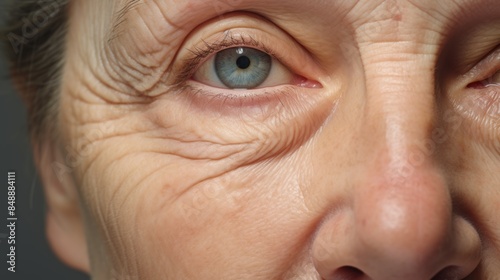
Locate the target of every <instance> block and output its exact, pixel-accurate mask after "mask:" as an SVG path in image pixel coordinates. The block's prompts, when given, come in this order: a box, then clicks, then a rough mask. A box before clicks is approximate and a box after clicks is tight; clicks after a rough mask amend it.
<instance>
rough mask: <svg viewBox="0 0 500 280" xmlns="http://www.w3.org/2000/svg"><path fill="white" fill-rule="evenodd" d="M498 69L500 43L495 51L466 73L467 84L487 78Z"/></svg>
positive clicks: (499, 64)
mask: <svg viewBox="0 0 500 280" xmlns="http://www.w3.org/2000/svg"><path fill="white" fill-rule="evenodd" d="M498 71H500V45H498V46H496V47H495V48H494V49H493V51H491V52H490V53H489V54H488V55H486V56H485V58H483V59H482V60H481V61H480V62H479V63H478V64H476V66H474V67H473V68H472V69H471V70H470V71H469V72H468V73H467V74H465V75H464V79H465V81H466V82H467V85H470V84H472V83H475V82H481V81H483V80H486V79H488V78H489V77H491V76H493V75H494V74H495V73H497V72H498Z"/></svg>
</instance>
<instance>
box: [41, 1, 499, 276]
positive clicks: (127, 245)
mask: <svg viewBox="0 0 500 280" xmlns="http://www.w3.org/2000/svg"><path fill="white" fill-rule="evenodd" d="M67 34H68V38H67V42H68V43H67V46H66V53H65V64H64V70H63V73H64V74H63V77H62V81H61V96H60V97H59V103H58V110H59V111H58V118H57V119H58V122H57V123H56V124H55V125H56V131H57V132H58V135H57V139H58V140H57V141H55V142H50V143H48V142H47V143H45V144H44V145H42V146H41V147H42V148H41V151H40V156H39V158H38V162H39V165H40V169H41V176H42V180H43V181H44V185H45V190H46V194H47V200H48V206H49V211H48V218H47V223H48V228H47V230H48V236H49V240H50V242H51V244H52V246H53V248H54V250H55V252H56V253H57V254H58V255H59V256H60V257H61V259H63V260H64V261H65V262H66V263H68V264H69V265H71V266H73V267H76V268H79V269H81V270H84V271H88V272H89V273H90V274H91V275H92V277H93V279H263V280H264V279H333V280H341V279H356V280H358V279H360V280H361V279H363V280H368V279H372V280H396V279H407V280H430V279H435V280H440V279H494V277H496V276H497V275H500V220H499V219H498V218H496V217H497V216H498V215H497V213H498V212H499V211H500V79H499V75H498V71H500V56H499V54H500V51H499V50H498V48H499V46H500V7H499V5H497V4H496V1H494V0H462V1H460V0H448V1H432V0H424V1H416V0H415V1H412V0H393V1H381V0H376V1H372V0H370V1H302V0H276V1H259V0H231V1H224V0H217V1H205V0H183V1H176V0H144V1H125V0H124V1H118V0H110V1H98V0H86V1H81V0H75V1H73V2H72V3H71V4H70V9H69V30H68V33H67ZM232 47H235V48H236V47H248V48H253V49H257V50H259V51H262V52H264V53H268V54H270V55H271V57H272V59H273V60H272V61H273V68H272V69H273V71H275V72H272V73H274V74H271V75H270V76H269V79H268V80H266V82H265V83H264V84H262V86H260V87H256V88H252V89H228V88H224V87H225V86H224V85H222V84H220V83H217V81H214V80H213V79H212V78H213V73H211V72H210V71H214V70H213V68H212V67H211V66H210V64H209V63H211V62H212V60H213V56H215V55H216V53H217V52H219V51H222V50H224V49H228V48H232ZM207 63H208V64H207ZM207 65H209V66H207ZM471 85H474V86H471ZM54 163H63V164H64V165H65V166H66V167H69V168H66V169H65V171H64V172H58V169H57V168H54V167H57V166H58V165H54ZM59 171H60V170H59Z"/></svg>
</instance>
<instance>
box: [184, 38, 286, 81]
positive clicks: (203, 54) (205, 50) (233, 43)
mask: <svg viewBox="0 0 500 280" xmlns="http://www.w3.org/2000/svg"><path fill="white" fill-rule="evenodd" d="M245 36H246V37H247V38H245ZM202 41H203V46H202V47H201V48H200V47H194V48H193V49H188V51H189V52H191V53H192V54H193V57H192V58H188V59H186V60H185V61H184V66H182V70H181V71H180V73H179V74H178V75H177V78H176V79H175V82H174V84H180V83H182V82H184V81H186V80H188V79H189V78H190V77H191V76H192V75H194V73H195V72H196V70H197V69H198V67H199V66H200V65H201V64H202V63H203V62H204V60H205V59H206V58H207V57H209V56H210V55H212V54H214V53H216V52H218V51H221V50H224V49H227V48H231V47H254V48H257V49H260V50H262V51H264V52H266V53H267V54H268V55H270V56H271V57H273V58H275V59H276V60H277V61H278V62H280V63H282V60H281V59H280V56H279V55H277V54H276V52H274V51H273V50H271V49H269V48H268V47H266V46H265V45H264V44H262V43H261V42H259V41H257V40H255V39H254V38H253V37H252V36H250V35H244V34H241V35H239V36H238V37H236V36H234V35H233V34H232V33H231V31H230V30H227V31H225V33H224V38H222V39H221V40H219V41H216V42H214V43H208V42H206V41H204V40H202Z"/></svg>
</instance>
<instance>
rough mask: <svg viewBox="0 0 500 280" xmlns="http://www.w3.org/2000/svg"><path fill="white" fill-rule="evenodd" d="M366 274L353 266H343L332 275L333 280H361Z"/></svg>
mask: <svg viewBox="0 0 500 280" xmlns="http://www.w3.org/2000/svg"><path fill="white" fill-rule="evenodd" d="M364 275H365V274H364V273H363V271H361V270H359V269H357V268H355V267H353V266H343V267H341V268H339V269H337V270H335V272H334V273H333V275H332V278H331V279H332V280H360V279H361V278H362V277H363V276H364Z"/></svg>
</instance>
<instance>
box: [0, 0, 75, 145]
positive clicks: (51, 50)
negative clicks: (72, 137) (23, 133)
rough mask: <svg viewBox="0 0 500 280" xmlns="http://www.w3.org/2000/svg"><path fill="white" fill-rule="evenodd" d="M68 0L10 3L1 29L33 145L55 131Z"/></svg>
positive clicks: (11, 74)
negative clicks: (25, 111) (24, 107)
mask: <svg viewBox="0 0 500 280" xmlns="http://www.w3.org/2000/svg"><path fill="white" fill-rule="evenodd" d="M68 3H69V0H14V1H10V2H9V3H8V4H7V5H8V8H7V9H6V10H7V11H8V16H7V19H6V22H5V28H3V29H2V32H3V34H2V35H3V36H2V38H3V39H2V40H4V42H3V43H4V47H5V54H6V56H7V63H8V67H9V73H10V76H11V78H12V81H13V82H14V85H15V87H16V89H17V90H18V91H19V93H20V95H21V97H22V99H23V101H24V103H25V105H26V108H27V114H28V129H29V131H30V133H31V137H32V140H34V142H36V141H38V140H40V139H41V138H44V137H47V136H50V134H51V132H52V131H51V130H53V129H54V128H55V126H54V123H55V121H56V115H57V109H56V105H57V101H58V96H59V90H60V80H61V73H62V68H63V63H64V53H65V41H66V40H65V39H66V34H67V25H68V17H67V14H68V13H67V10H68Z"/></svg>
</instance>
